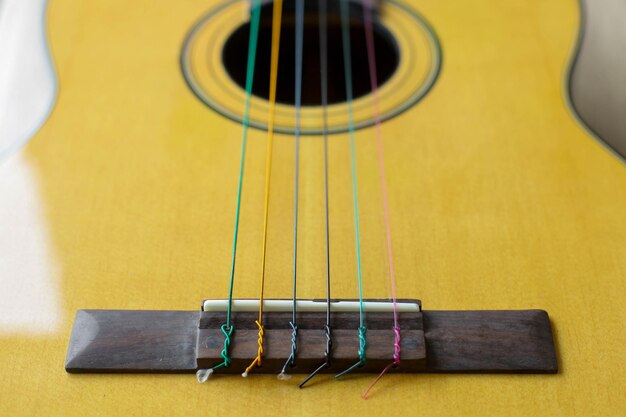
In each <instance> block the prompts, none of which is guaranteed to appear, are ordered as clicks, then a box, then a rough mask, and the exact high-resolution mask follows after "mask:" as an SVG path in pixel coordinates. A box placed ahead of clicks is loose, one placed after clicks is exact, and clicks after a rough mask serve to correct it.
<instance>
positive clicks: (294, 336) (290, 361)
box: [279, 321, 298, 379]
mask: <svg viewBox="0 0 626 417" xmlns="http://www.w3.org/2000/svg"><path fill="white" fill-rule="evenodd" d="M289 325H290V326H291V353H290V354H289V357H288V358H287V360H286V361H285V364H284V365H283V368H282V369H281V370H280V374H279V379H284V376H285V375H284V374H285V371H286V370H287V366H293V365H294V362H295V360H296V351H297V350H298V326H296V324H295V323H294V322H293V321H290V322H289ZM280 375H282V376H283V377H282V378H281V377H280Z"/></svg>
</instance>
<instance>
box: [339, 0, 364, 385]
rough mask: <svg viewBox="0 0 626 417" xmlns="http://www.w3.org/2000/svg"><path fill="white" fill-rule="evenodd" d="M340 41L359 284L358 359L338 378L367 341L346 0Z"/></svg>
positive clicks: (361, 359)
mask: <svg viewBox="0 0 626 417" xmlns="http://www.w3.org/2000/svg"><path fill="white" fill-rule="evenodd" d="M340 13H341V42H342V46H343V67H344V78H345V84H346V102H347V104H348V133H349V135H350V165H351V173H352V202H353V206H354V234H355V244H356V265H357V281H358V284H359V350H358V354H359V361H358V362H357V363H355V364H354V365H352V366H351V367H350V368H348V369H346V370H345V371H343V372H341V373H339V374H337V375H335V378H339V377H341V376H342V375H345V374H347V373H349V372H351V371H352V370H354V369H356V368H358V367H361V366H363V365H364V364H365V349H366V347H367V341H366V339H365V332H366V327H365V309H364V306H363V275H362V271H361V234H360V230H359V200H358V192H357V176H356V151H355V148H356V146H355V140H354V120H353V119H354V116H353V111H352V96H353V93H352V61H351V56H352V55H351V51H350V10H349V4H348V0H341V2H340Z"/></svg>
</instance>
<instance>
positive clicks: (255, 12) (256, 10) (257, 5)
mask: <svg viewBox="0 0 626 417" xmlns="http://www.w3.org/2000/svg"><path fill="white" fill-rule="evenodd" d="M260 17H261V0H252V10H251V17H250V36H249V40H248V62H247V64H246V94H245V104H244V112H243V120H242V125H243V129H242V134H241V156H240V162H239V180H238V184H237V202H236V204H235V226H234V231H233V249H232V256H231V266H230V279H229V288H228V307H227V311H226V322H225V323H224V324H223V325H222V327H221V330H222V333H223V334H224V347H223V349H222V351H221V356H222V359H223V360H222V362H220V363H219V364H217V365H215V366H214V367H213V368H211V369H200V370H198V372H197V374H196V375H197V377H198V380H199V381H200V382H205V381H206V380H207V378H208V377H209V376H210V375H211V374H212V373H213V371H215V370H216V369H219V368H222V367H226V368H227V367H229V366H230V364H231V362H232V361H231V359H230V344H231V336H232V334H233V331H234V329H235V327H234V326H233V325H232V324H231V318H232V314H231V313H232V303H233V287H234V283H235V265H236V259H237V238H238V236H239V217H240V213H241V194H242V188H243V174H244V166H245V160H246V145H247V141H248V128H249V124H250V123H249V122H250V119H249V115H250V98H251V96H252V82H253V80H254V64H255V61H256V50H257V43H258V38H259V21H260Z"/></svg>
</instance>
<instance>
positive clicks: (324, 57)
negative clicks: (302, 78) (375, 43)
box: [298, 0, 333, 388]
mask: <svg viewBox="0 0 626 417" xmlns="http://www.w3.org/2000/svg"><path fill="white" fill-rule="evenodd" d="M326 9H327V5H326V0H318V19H319V25H318V26H319V42H320V87H321V96H322V136H323V146H324V205H325V215H326V325H325V326H324V334H325V336H326V348H325V349H324V362H323V363H322V364H321V365H320V366H319V367H317V368H316V369H315V370H314V371H313V372H311V373H310V374H309V375H308V376H307V377H306V378H305V379H304V380H303V381H302V382H300V384H299V385H298V387H299V388H302V387H304V385H305V384H306V383H307V382H309V381H310V380H311V378H313V377H314V376H315V375H317V374H318V373H319V372H320V371H321V370H322V369H324V368H328V367H330V355H331V351H332V346H333V342H332V329H331V326H330V216H329V209H328V201H329V199H328V194H329V193H328V50H327V49H328V46H327V45H328V39H327V36H328V35H327V19H328V16H327V11H326Z"/></svg>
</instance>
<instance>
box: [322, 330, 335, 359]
mask: <svg viewBox="0 0 626 417" xmlns="http://www.w3.org/2000/svg"><path fill="white" fill-rule="evenodd" d="M324 333H325V336H326V349H324V357H325V358H326V364H327V365H329V364H330V351H331V350H332V348H333V339H332V337H331V331H330V326H329V325H328V324H327V325H325V326H324Z"/></svg>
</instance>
